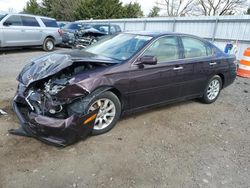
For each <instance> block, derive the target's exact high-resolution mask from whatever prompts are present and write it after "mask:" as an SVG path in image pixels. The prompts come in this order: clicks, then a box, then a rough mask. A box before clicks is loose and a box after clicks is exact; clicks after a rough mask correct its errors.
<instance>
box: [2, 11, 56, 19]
mask: <svg viewBox="0 0 250 188" xmlns="http://www.w3.org/2000/svg"><path fill="white" fill-rule="evenodd" d="M7 14H8V15H20V16H34V17H39V18H46V19H50V20H55V18H51V17H47V16H39V15H33V14H24V13H7Z"/></svg>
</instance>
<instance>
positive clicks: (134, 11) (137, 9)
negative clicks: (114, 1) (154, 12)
mask: <svg viewBox="0 0 250 188" xmlns="http://www.w3.org/2000/svg"><path fill="white" fill-rule="evenodd" d="M140 17H143V12H142V10H141V5H140V4H139V3H136V2H135V3H131V2H130V3H129V4H126V5H124V6H123V18H140Z"/></svg>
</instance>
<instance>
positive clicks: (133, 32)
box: [125, 31, 186, 37]
mask: <svg viewBox="0 0 250 188" xmlns="http://www.w3.org/2000/svg"><path fill="white" fill-rule="evenodd" d="M125 33H130V34H135V35H147V36H151V37H159V36H162V35H183V33H175V32H166V31H128V32H125ZM185 35H186V34H185Z"/></svg>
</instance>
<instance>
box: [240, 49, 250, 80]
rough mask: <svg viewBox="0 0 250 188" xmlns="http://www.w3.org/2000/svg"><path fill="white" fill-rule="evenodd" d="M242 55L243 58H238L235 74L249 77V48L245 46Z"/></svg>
mask: <svg viewBox="0 0 250 188" xmlns="http://www.w3.org/2000/svg"><path fill="white" fill-rule="evenodd" d="M243 55H244V56H243V58H242V59H241V60H240V64H239V67H238V70H237V75H238V76H241V77H244V78H250V48H247V49H246V50H245V52H244V54H243Z"/></svg>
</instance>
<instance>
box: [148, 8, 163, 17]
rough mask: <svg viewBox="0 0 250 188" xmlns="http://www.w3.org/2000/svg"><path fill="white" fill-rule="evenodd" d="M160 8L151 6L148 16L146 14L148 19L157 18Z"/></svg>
mask: <svg viewBox="0 0 250 188" xmlns="http://www.w3.org/2000/svg"><path fill="white" fill-rule="evenodd" d="M160 10H161V9H160V8H159V7H157V6H153V8H152V9H151V10H150V12H149V14H148V17H158V16H160V15H159V13H160Z"/></svg>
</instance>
